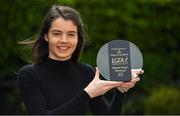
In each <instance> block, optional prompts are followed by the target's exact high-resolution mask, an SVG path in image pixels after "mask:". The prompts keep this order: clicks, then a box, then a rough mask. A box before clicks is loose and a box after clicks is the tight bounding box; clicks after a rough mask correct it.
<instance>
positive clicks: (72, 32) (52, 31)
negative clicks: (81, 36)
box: [51, 29, 77, 33]
mask: <svg viewBox="0 0 180 116" xmlns="http://www.w3.org/2000/svg"><path fill="white" fill-rule="evenodd" d="M51 32H62V31H60V30H56V29H55V30H52V31H51ZM68 33H77V32H76V31H68Z"/></svg>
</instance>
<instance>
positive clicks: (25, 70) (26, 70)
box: [18, 64, 35, 80]
mask: <svg viewBox="0 0 180 116" xmlns="http://www.w3.org/2000/svg"><path fill="white" fill-rule="evenodd" d="M34 67H35V66H34V64H28V65H25V66H23V67H22V68H21V69H20V70H19V72H18V79H19V80H29V79H32V77H33V76H34Z"/></svg>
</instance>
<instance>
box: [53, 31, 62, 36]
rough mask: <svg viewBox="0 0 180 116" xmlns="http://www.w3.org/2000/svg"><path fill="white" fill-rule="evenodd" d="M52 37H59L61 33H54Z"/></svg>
mask: <svg viewBox="0 0 180 116" xmlns="http://www.w3.org/2000/svg"><path fill="white" fill-rule="evenodd" d="M53 35H55V36H60V35H61V33H57V32H55V33H53Z"/></svg>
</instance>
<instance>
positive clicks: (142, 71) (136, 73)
mask: <svg viewBox="0 0 180 116" xmlns="http://www.w3.org/2000/svg"><path fill="white" fill-rule="evenodd" d="M131 72H132V74H133V75H139V74H143V73H144V70H142V69H132V70H131Z"/></svg>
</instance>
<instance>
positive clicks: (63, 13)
mask: <svg viewBox="0 0 180 116" xmlns="http://www.w3.org/2000/svg"><path fill="white" fill-rule="evenodd" d="M60 17H61V18H63V19H65V20H71V21H72V22H73V23H74V24H75V25H76V26H77V31H78V43H77V47H76V49H75V51H74V52H73V54H72V57H71V60H72V61H73V62H77V60H78V59H79V56H80V54H81V51H82V49H83V43H84V38H85V32H84V27H83V23H82V20H81V17H80V15H79V13H78V12H77V11H76V10H75V9H73V8H70V7H67V6H59V5H53V6H52V7H51V8H50V9H49V10H48V12H47V14H46V16H45V17H44V20H43V23H42V26H41V28H40V31H39V33H38V35H37V38H36V39H35V41H34V42H27V41H25V42H24V43H25V44H27V43H30V44H32V61H33V63H41V62H43V61H45V60H46V59H47V58H48V55H49V50H48V49H49V47H48V42H46V41H45V38H44V37H45V34H47V33H48V31H49V28H50V27H51V24H52V22H53V21H54V20H55V19H57V18H60ZM21 43H23V42H21Z"/></svg>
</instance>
